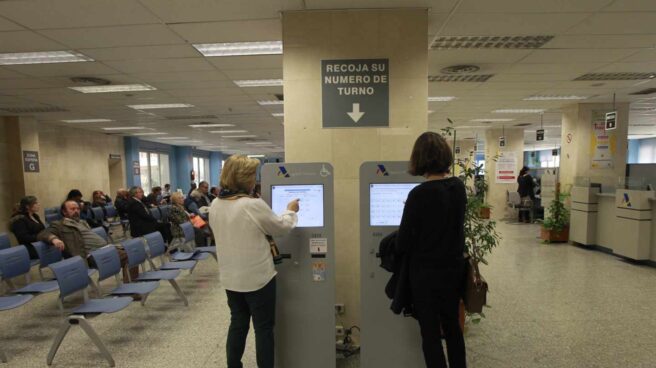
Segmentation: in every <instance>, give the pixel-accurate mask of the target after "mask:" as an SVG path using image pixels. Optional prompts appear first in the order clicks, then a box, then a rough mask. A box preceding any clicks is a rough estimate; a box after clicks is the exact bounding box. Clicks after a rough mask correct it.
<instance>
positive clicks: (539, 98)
mask: <svg viewBox="0 0 656 368" xmlns="http://www.w3.org/2000/svg"><path fill="white" fill-rule="evenodd" d="M588 98H590V96H555V95H547V96H530V97H526V98H525V99H524V101H559V100H587V99H588Z"/></svg>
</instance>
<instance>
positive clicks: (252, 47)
mask: <svg viewBox="0 0 656 368" xmlns="http://www.w3.org/2000/svg"><path fill="white" fill-rule="evenodd" d="M193 46H194V47H195V48H196V50H198V51H199V52H200V53H201V54H203V56H245V55H280V54H282V41H261V42H226V43H196V44H193Z"/></svg>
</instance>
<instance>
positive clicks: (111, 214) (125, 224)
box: [105, 205, 130, 237]
mask: <svg viewBox="0 0 656 368" xmlns="http://www.w3.org/2000/svg"><path fill="white" fill-rule="evenodd" d="M105 215H106V216H105V218H106V219H107V221H108V222H109V226H121V228H122V229H123V236H124V237H125V236H126V235H127V231H128V229H129V228H130V221H129V220H127V219H122V218H121V217H120V216H119V214H118V211H117V210H116V207H114V206H112V205H107V206H105Z"/></svg>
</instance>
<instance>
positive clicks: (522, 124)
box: [515, 123, 531, 127]
mask: <svg viewBox="0 0 656 368" xmlns="http://www.w3.org/2000/svg"><path fill="white" fill-rule="evenodd" d="M529 125H531V123H519V124H515V126H516V127H525V126H529Z"/></svg>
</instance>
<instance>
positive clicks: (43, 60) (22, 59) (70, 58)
mask: <svg viewBox="0 0 656 368" xmlns="http://www.w3.org/2000/svg"><path fill="white" fill-rule="evenodd" d="M82 61H93V59H92V58H90V57H88V56H85V55H82V54H80V53H78V52H75V51H44V52H14V53H4V54H0V65H24V64H54V63H76V62H82Z"/></svg>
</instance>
